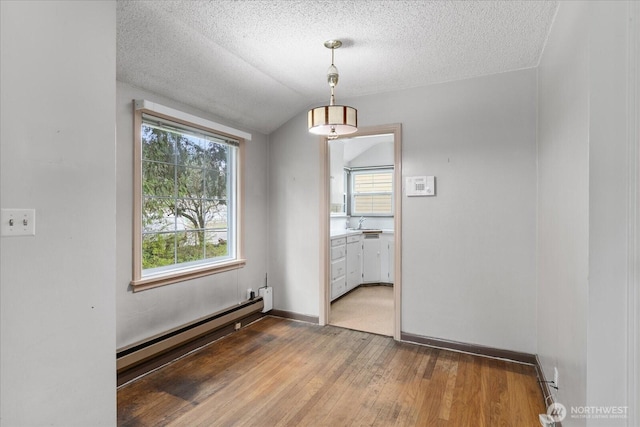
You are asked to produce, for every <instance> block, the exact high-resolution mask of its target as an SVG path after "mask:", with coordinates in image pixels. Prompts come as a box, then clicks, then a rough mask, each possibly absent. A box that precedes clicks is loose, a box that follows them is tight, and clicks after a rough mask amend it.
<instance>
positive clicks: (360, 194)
mask: <svg viewBox="0 0 640 427" xmlns="http://www.w3.org/2000/svg"><path fill="white" fill-rule="evenodd" d="M351 215H381V216H382V215H393V170H390V169H380V170H371V169H363V170H352V171H351Z"/></svg>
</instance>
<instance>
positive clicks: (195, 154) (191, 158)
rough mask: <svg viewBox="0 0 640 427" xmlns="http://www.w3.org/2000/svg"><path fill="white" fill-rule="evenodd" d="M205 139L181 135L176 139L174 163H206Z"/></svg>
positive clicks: (201, 164)
mask: <svg viewBox="0 0 640 427" xmlns="http://www.w3.org/2000/svg"><path fill="white" fill-rule="evenodd" d="M206 151H207V141H205V140H203V139H200V138H196V137H193V136H186V135H181V136H180V137H179V138H178V139H177V141H176V163H177V164H179V165H185V166H205V165H206V157H207V155H206Z"/></svg>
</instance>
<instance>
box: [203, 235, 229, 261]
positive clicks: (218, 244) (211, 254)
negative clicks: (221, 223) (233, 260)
mask: <svg viewBox="0 0 640 427" xmlns="http://www.w3.org/2000/svg"><path fill="white" fill-rule="evenodd" d="M205 242H206V246H205V257H206V258H215V257H226V256H229V248H228V246H227V229H226V228H225V229H221V230H215V231H214V230H212V231H206V232H205Z"/></svg>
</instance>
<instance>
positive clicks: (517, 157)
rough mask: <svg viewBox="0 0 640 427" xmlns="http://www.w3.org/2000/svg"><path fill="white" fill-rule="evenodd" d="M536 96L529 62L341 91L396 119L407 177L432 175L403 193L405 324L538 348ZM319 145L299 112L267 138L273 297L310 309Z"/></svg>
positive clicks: (383, 119)
mask: <svg viewBox="0 0 640 427" xmlns="http://www.w3.org/2000/svg"><path fill="white" fill-rule="evenodd" d="M535 98H536V72H535V70H524V71H517V72H511V73H504V74H499V75H494V76H488V77H481V78H476V79H469V80H462V81H455V82H449V83H443V84H439V85H432V86H427V87H423V88H415V89H411V90H407V91H401V92H394V93H386V94H381V95H372V96H365V97H359V98H355V99H351V100H343V101H344V102H346V103H347V104H348V105H352V106H354V107H356V108H358V116H359V119H360V123H359V124H360V126H365V127H366V126H373V125H381V124H388V123H402V138H403V141H402V143H403V155H402V162H403V176H410V175H435V176H436V177H437V180H438V196H437V197H430V198H411V199H407V198H406V197H403V208H402V209H403V218H402V221H403V226H404V228H403V231H404V234H403V236H402V239H403V256H402V262H403V267H402V268H403V274H402V277H403V288H402V291H403V297H402V304H403V310H402V331H403V332H408V333H412V334H418V335H423V336H431V337H438V338H443V339H449V340H456V341H463V342H468V343H476V344H482V345H487V346H492V347H497V348H504V349H511V350H518V351H525V352H531V353H535V350H536V349H535V343H536V341H535V335H536V324H535V305H536V293H535V200H536V199H535V190H536V178H535V172H536V170H535V141H536V130H535V126H536V110H535ZM319 152H320V151H319V143H318V141H317V139H316V138H314V137H311V136H310V135H309V134H308V132H307V129H306V121H305V118H304V115H303V114H300V115H298V116H296V117H295V118H293V119H292V120H291V121H289V122H288V123H286V124H285V125H284V126H282V127H281V128H280V129H279V130H277V131H276V132H274V133H273V134H272V135H271V136H270V163H271V168H270V192H271V194H272V200H271V205H270V218H271V220H270V225H271V226H270V230H271V232H272V233H273V234H271V238H270V240H271V241H272V242H274V241H277V250H274V251H272V252H271V257H270V261H269V275H270V277H271V278H273V279H274V281H275V282H274V283H276V286H281V287H282V288H283V290H282V291H281V292H280V295H279V296H276V298H275V306H276V308H279V309H284V310H290V311H294V312H298V313H303V314H311V315H316V316H317V315H318V287H319V283H318V271H319V254H318V248H319V247H320V241H319V238H320V236H319V233H318V227H319V222H318V210H319V209H320V207H319V189H320V183H319V169H318V168H319V164H320V159H319ZM292 212H295V215H291V213H292ZM274 249H276V248H274Z"/></svg>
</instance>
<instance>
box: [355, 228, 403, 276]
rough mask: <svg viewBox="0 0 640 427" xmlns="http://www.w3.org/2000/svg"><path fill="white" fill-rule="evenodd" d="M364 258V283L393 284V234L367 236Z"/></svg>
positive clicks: (365, 236)
mask: <svg viewBox="0 0 640 427" xmlns="http://www.w3.org/2000/svg"><path fill="white" fill-rule="evenodd" d="M362 258H363V259H362V282H363V283H393V281H394V277H395V272H394V266H395V244H394V239H393V233H371V234H365V235H364V239H363V255H362Z"/></svg>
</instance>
